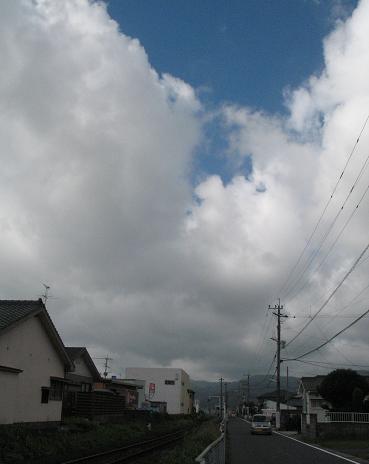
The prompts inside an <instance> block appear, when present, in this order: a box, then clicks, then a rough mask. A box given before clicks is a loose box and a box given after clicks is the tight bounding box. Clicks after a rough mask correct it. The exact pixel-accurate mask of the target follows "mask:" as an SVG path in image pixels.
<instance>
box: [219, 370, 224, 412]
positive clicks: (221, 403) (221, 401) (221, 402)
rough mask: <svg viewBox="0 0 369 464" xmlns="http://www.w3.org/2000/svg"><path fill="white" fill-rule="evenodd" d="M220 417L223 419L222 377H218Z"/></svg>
mask: <svg viewBox="0 0 369 464" xmlns="http://www.w3.org/2000/svg"><path fill="white" fill-rule="evenodd" d="M219 380H220V417H221V419H223V380H224V379H223V377H221V378H220V379H219Z"/></svg>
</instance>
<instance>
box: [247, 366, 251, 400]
mask: <svg viewBox="0 0 369 464" xmlns="http://www.w3.org/2000/svg"><path fill="white" fill-rule="evenodd" d="M247 402H248V403H249V402H250V374H249V373H248V374H247Z"/></svg>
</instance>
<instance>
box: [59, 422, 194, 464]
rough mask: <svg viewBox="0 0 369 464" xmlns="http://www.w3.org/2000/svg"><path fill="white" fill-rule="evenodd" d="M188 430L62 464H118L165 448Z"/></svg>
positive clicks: (179, 438)
mask: <svg viewBox="0 0 369 464" xmlns="http://www.w3.org/2000/svg"><path fill="white" fill-rule="evenodd" d="M186 431H187V430H181V431H178V432H174V433H169V434H166V435H161V436H159V437H156V438H151V439H150V440H144V441H140V442H135V443H131V444H129V445H126V446H122V447H120V448H114V449H112V450H108V451H103V452H100V453H95V454H91V455H88V456H83V457H81V458H76V459H72V460H69V461H64V462H62V463H61V464H84V463H86V464H88V463H96V464H100V463H104V464H105V463H108V464H118V463H120V462H125V461H128V460H131V459H133V458H135V457H138V456H142V455H144V454H146V453H148V452H150V451H154V450H156V449H160V448H164V447H165V446H167V445H169V444H171V443H174V442H176V441H178V440H181V439H182V438H183V437H184V435H185V433H186ZM137 448H138V449H137ZM135 449H136V451H135Z"/></svg>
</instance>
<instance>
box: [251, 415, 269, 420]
mask: <svg viewBox="0 0 369 464" xmlns="http://www.w3.org/2000/svg"><path fill="white" fill-rule="evenodd" d="M252 421H253V422H267V418H266V416H261V415H257V416H254V417H253V419H252Z"/></svg>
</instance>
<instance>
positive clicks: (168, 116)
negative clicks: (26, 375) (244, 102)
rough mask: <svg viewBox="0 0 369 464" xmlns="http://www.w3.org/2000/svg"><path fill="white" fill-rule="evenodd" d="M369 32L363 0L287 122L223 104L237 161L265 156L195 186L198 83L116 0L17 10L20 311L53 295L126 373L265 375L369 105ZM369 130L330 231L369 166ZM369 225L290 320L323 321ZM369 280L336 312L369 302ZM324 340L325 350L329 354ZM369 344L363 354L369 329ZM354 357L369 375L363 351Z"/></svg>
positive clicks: (12, 237)
mask: <svg viewBox="0 0 369 464" xmlns="http://www.w3.org/2000/svg"><path fill="white" fill-rule="evenodd" d="M368 20H369V1H363V2H361V3H360V5H359V6H358V8H357V10H356V11H355V12H354V14H353V16H352V18H349V19H348V20H347V21H346V22H344V23H338V24H337V26H336V28H335V30H334V31H333V33H332V34H331V35H330V36H329V37H328V38H327V39H326V41H325V44H324V57H325V63H326V66H325V69H324V71H323V73H322V74H321V75H319V76H313V77H312V78H310V79H309V80H308V81H307V82H306V84H304V85H303V86H301V87H300V88H298V89H296V90H295V91H290V93H289V94H288V96H287V100H286V103H287V105H288V108H289V113H288V114H289V115H288V116H287V117H284V118H281V117H279V116H272V115H266V114H264V113H262V112H253V111H251V110H249V109H247V108H239V107H233V106H227V107H224V108H221V109H220V111H219V112H218V114H221V124H222V125H223V131H225V133H226V134H227V137H228V142H229V152H230V155H229V156H232V157H236V158H237V159H242V158H243V157H245V156H251V157H252V162H253V172H252V175H251V176H250V177H249V178H247V179H246V178H245V177H243V176H241V175H240V174H239V173H238V172H236V171H235V173H234V177H233V179H232V180H231V182H230V183H228V184H227V185H224V184H223V183H222V181H221V180H220V177H218V176H212V177H208V178H205V179H204V180H203V181H202V182H201V183H200V184H198V185H197V186H196V188H195V189H194V190H193V189H192V187H191V183H190V181H189V178H190V176H189V174H190V169H191V166H192V160H193V156H194V153H195V149H196V147H198V146H199V144H201V142H202V141H203V140H204V137H205V135H204V131H203V130H202V123H203V120H204V117H203V116H204V113H205V112H206V109H204V108H203V107H202V105H201V102H200V101H199V100H198V98H197V97H196V94H195V91H194V89H193V88H192V87H191V86H190V85H188V84H186V83H184V82H183V81H181V80H180V79H177V78H175V77H173V76H170V75H164V76H159V75H158V74H157V72H156V71H155V70H154V69H153V68H152V67H151V66H150V63H149V61H148V57H147V56H146V54H145V51H144V49H143V47H142V46H141V45H140V43H139V42H138V41H137V40H135V39H132V38H129V37H127V36H125V35H124V34H122V33H121V32H119V30H118V27H117V24H116V23H115V22H114V21H112V20H111V19H110V18H109V16H108V14H107V12H106V9H105V7H104V5H102V4H100V3H94V2H89V1H87V0H68V1H65V0H63V1H62V0H60V1H47V0H39V1H31V0H23V1H19V2H4V5H2V15H1V19H0V23H1V27H0V56H1V60H2V70H3V72H2V73H1V74H0V105H1V109H2V111H1V115H0V146H1V155H0V156H1V164H2V169H1V171H0V180H1V182H0V211H1V213H0V236H1V242H0V252H1V256H2V259H1V261H0V263H1V264H0V267H1V272H2V276H3V278H2V282H1V288H2V296H3V298H5V297H6V298H30V297H34V296H35V293H37V292H38V291H39V289H40V291H41V282H43V281H47V282H48V283H50V284H51V286H52V293H53V294H55V296H57V299H54V300H49V309H50V312H51V314H52V317H53V318H54V320H55V322H56V324H57V327H58V328H59V330H60V331H61V333H62V335H63V338H64V340H65V342H66V343H67V344H74V345H86V346H88V347H89V348H90V349H91V351H92V353H93V354H94V355H105V353H107V352H109V353H111V354H112V356H113V357H114V370H115V371H116V372H118V373H119V372H121V371H122V370H123V368H124V367H126V366H128V365H134V364H151V365H152V364H161V365H183V366H185V367H186V368H187V369H188V370H189V371H190V374H192V375H194V376H196V377H203V378H205V377H207V376H213V377H214V378H216V377H217V376H218V375H219V374H225V375H228V376H230V377H237V376H239V375H241V374H242V373H243V372H244V370H245V369H247V368H250V369H255V370H259V371H260V370H262V369H263V365H267V364H268V361H269V358H270V353H271V352H272V350H273V348H274V347H273V343H272V342H270V341H269V342H268V341H267V337H266V340H265V341H264V342H263V343H262V344H260V333H261V325H262V322H263V315H264V312H265V306H266V305H267V304H268V303H270V302H272V299H273V298H274V297H276V296H278V295H277V293H278V289H279V287H280V285H281V283H282V282H283V279H284V278H285V277H286V275H287V273H288V271H289V269H290V268H291V265H292V264H293V262H294V260H295V259H296V258H297V256H298V253H299V251H300V250H301V249H302V247H303V246H304V244H305V243H306V240H307V238H308V236H309V232H310V230H311V228H312V226H313V224H314V221H315V220H316V218H317V216H318V214H319V211H320V210H321V208H322V206H323V205H324V202H325V201H326V200H327V198H328V196H329V194H330V192H331V191H332V188H333V186H334V182H335V180H336V179H337V176H338V174H339V170H340V169H342V166H343V164H344V162H345V157H346V156H347V153H348V152H349V151H350V149H351V147H352V144H353V143H354V140H355V138H356V137H357V134H358V131H359V129H360V127H361V125H362V123H363V120H364V119H365V117H366V113H367V111H368V108H369V105H368V103H369V61H368V60H369V53H368V51H367V46H366V44H367V43H368V41H369V31H367V27H366V25H367V22H368ZM205 119H206V118H205ZM368 132H369V130H368V131H367V132H366V133H364V134H363V136H362V140H361V141H360V145H359V147H358V150H357V152H356V153H355V157H354V158H353V162H352V164H350V166H349V170H348V172H347V175H346V176H345V177H344V179H343V181H342V183H341V186H340V189H339V190H338V191H337V194H336V196H335V197H334V199H333V201H332V205H331V207H330V209H329V211H328V214H327V221H328V220H329V218H330V217H333V215H334V213H335V211H336V210H337V208H338V207H339V205H340V202H342V200H343V198H344V196H345V192H346V191H347V189H348V188H349V186H350V185H351V183H352V182H353V179H354V178H355V173H356V172H357V169H358V167H360V163H361V162H362V160H363V159H365V157H366V155H367V151H366V147H367V146H368V140H369V138H368V135H367V133H368ZM236 165H237V163H235V166H236ZM365 179H368V175H367V174H366V176H365V175H364V176H363V179H362V181H361V182H362V183H361V184H359V185H358V186H357V189H355V191H354V192H353V194H352V200H351V199H350V203H348V204H347V209H345V210H344V212H343V214H342V218H340V222H339V224H337V230H339V225H340V224H342V223H343V222H344V220H345V218H346V217H347V214H349V212H350V209H349V208H351V207H352V206H353V205H354V203H355V199H357V198H358V197H359V196H360V193H361V192H362V189H363V186H364V184H365ZM346 210H347V213H346ZM367 213H368V208H367V207H366V206H365V205H362V207H361V210H360V211H359V210H358V213H357V218H355V222H353V224H352V226H351V225H350V229H349V231H348V233H347V234H345V235H344V236H343V237H342V239H341V241H340V242H339V246H337V249H336V250H337V251H336V252H335V253H332V256H331V258H330V260H329V261H327V264H326V265H325V266H324V267H322V269H321V270H320V271H319V272H318V273H317V272H315V273H312V274H308V278H309V280H308V281H304V280H303V281H302V283H304V282H307V285H306V287H305V289H304V291H303V292H301V294H299V295H298V297H297V298H295V299H294V300H291V299H290V300H289V301H287V304H290V305H291V307H289V309H290V310H291V312H296V313H298V314H300V315H301V314H304V313H305V314H306V312H307V311H308V310H309V306H310V305H312V306H313V309H314V308H315V307H316V304H317V303H316V301H315V300H316V299H319V298H323V297H324V295H326V294H327V293H328V292H329V289H330V288H332V287H333V286H334V284H335V283H336V282H337V281H338V279H339V278H340V276H341V275H343V273H344V271H345V269H346V268H347V266H349V264H350V262H351V260H352V258H353V257H354V256H355V255H356V254H357V253H358V251H359V250H360V248H361V247H362V246H363V244H364V242H365V239H366V222H365V217H366V214H367ZM333 237H334V235H333ZM366 270H367V268H365V265H363V266H361V268H360V269H359V270H358V272H357V274H355V276H356V277H355V279H352V280H350V282H349V283H350V285H348V286H347V287H346V292H345V293H344V296H342V295H339V296H338V297H337V299H336V300H335V301H334V302H333V303H334V306H335V308H329V311H331V312H335V310H337V309H339V308H338V306H339V304H341V303H342V305H343V303H344V302H345V301H346V299H349V297H350V295H351V294H352V295H354V294H355V291H359V290H360V288H361V285H363V284H364V282H365V273H366ZM313 300H314V301H313ZM314 305H315V306H314ZM359 309H360V308H359V307H358V308H357V310H359ZM329 311H327V312H329ZM296 321H297V319H296ZM296 321H295V323H293V322H291V323H290V326H289V327H290V332H288V331H287V326H285V328H286V331H285V333H286V334H291V335H292V334H293V333H295V332H293V331H294V330H296V325H297V324H296ZM327 321H328V320H327ZM298 324H300V325H301V320H299V322H298ZM340 324H342V319H341V320H339V319H338V320H335V322H334V325H333V323H332V325H331V326H330V327H327V328H326V329H325V330H326V331H327V333H328V332H329V333H330V332H331V331H332V330H333V329H334V327H338V326H339V325H340ZM312 326H313V324H312ZM267 327H268V326H267ZM312 329H314V326H313V327H312ZM313 331H314V330H311V331H310V339H311V341H313V337H314V336H316V340H321V339H322V336H323V335H322V334H319V333H318V334H313ZM352 333H353V332H351V334H352ZM265 334H267V335H269V334H268V331H265ZM354 334H355V337H357V340H358V344H360V343H362V342H363V339H362V338H361V337H362V333H360V328H358V329H356V332H355V331H354ZM347 340H351V338H350V337H348V338H347ZM360 340H361V341H360ZM302 341H304V342H306V338H305V337H304V338H302ZM344 342H345V339H342V341H341V342H340V343H344ZM296 343H297V342H296ZM260 345H262V346H263V347H264V346H266V349H265V350H258V349H257V348H258V346H260ZM296 346H298V345H296ZM301 348H302V347H301ZM256 351H258V352H259V355H258V357H256V356H255V355H256ZM260 351H261V353H260ZM293 351H294V350H292V347H291V354H293ZM334 355H335V351H334V350H333V352H332V356H333V357H334ZM353 355H354V356H355V359H357V360H358V361H359V357H360V356H359V355H360V350H356V352H354V351H353Z"/></svg>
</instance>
